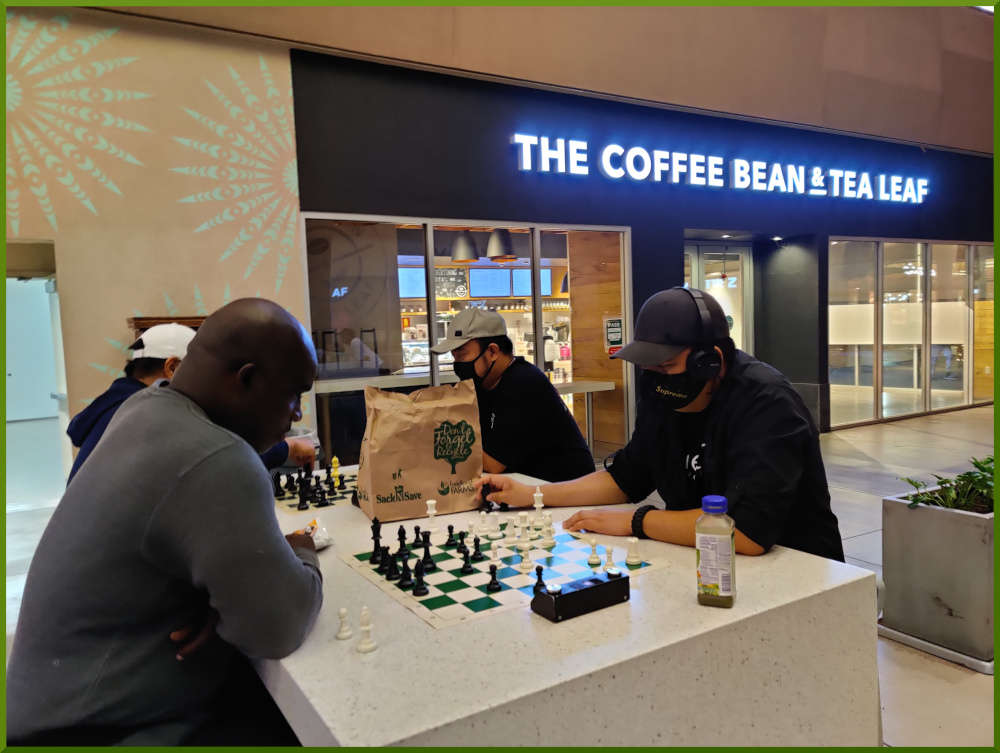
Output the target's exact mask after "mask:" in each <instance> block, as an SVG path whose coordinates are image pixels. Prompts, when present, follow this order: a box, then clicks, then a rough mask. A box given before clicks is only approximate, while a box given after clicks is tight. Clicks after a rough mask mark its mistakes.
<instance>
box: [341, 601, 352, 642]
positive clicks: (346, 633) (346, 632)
mask: <svg viewBox="0 0 1000 753" xmlns="http://www.w3.org/2000/svg"><path fill="white" fill-rule="evenodd" d="M337 616H338V617H339V618H340V630H338V631H337V640H338V641H346V640H347V639H348V638H350V637H351V636H352V635H354V631H353V630H351V625H350V623H349V622H348V621H347V609H346V608H345V607H341V608H340V609H338V610H337Z"/></svg>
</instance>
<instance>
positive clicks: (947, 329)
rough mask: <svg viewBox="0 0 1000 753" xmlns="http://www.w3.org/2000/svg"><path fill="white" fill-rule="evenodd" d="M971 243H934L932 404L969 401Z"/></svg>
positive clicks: (932, 280) (931, 250)
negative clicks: (967, 244) (967, 383)
mask: <svg viewBox="0 0 1000 753" xmlns="http://www.w3.org/2000/svg"><path fill="white" fill-rule="evenodd" d="M968 250H969V248H968V246H965V245H958V244H943V243H934V244H932V245H931V247H930V255H931V264H930V274H931V278H930V286H931V293H930V297H931V352H930V367H929V372H930V389H931V408H932V409H937V408H952V407H955V406H958V405H964V404H966V403H968V402H969V400H968V397H967V394H968V391H967V389H966V384H965V371H966V364H967V363H968V353H969V300H968V299H969V263H968Z"/></svg>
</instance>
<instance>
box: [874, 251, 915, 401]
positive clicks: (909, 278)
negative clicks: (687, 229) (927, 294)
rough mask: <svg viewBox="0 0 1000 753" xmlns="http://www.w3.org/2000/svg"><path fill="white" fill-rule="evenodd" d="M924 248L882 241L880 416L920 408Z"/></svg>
mask: <svg viewBox="0 0 1000 753" xmlns="http://www.w3.org/2000/svg"><path fill="white" fill-rule="evenodd" d="M925 253H926V248H925V246H924V244H922V243H885V244H883V263H882V275H883V280H884V282H883V287H882V415H883V416H885V417H886V418H889V417H891V416H903V415H906V414H909V413H919V412H921V411H923V409H924V397H923V396H924V392H923V388H922V386H921V385H922V381H921V379H922V376H921V370H920V365H921V357H922V351H923V326H924V294H923V279H924V272H925V268H926V264H925V260H924V257H925Z"/></svg>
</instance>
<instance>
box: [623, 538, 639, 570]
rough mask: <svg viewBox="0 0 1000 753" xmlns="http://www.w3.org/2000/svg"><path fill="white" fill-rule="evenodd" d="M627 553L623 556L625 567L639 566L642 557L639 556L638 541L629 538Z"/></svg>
mask: <svg viewBox="0 0 1000 753" xmlns="http://www.w3.org/2000/svg"><path fill="white" fill-rule="evenodd" d="M627 541H628V553H627V554H626V555H625V564H626V565H641V564H642V555H641V554H639V539H638V538H636V537H635V536H629V537H628V539H627Z"/></svg>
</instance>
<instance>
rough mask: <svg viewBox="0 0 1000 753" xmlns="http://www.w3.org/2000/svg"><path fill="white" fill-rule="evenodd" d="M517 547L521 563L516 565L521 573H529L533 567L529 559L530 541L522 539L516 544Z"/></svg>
mask: <svg viewBox="0 0 1000 753" xmlns="http://www.w3.org/2000/svg"><path fill="white" fill-rule="evenodd" d="M518 549H520V551H521V563H520V564H519V565H518V570H520V571H521V572H522V573H526V574H527V573H530V572H531V571H532V570H533V569H534V567H535V566H534V563H533V562H532V561H531V556H530V555H531V543H530V542H529V541H527V540H525V541H522V542H521V543H520V544H518Z"/></svg>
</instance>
